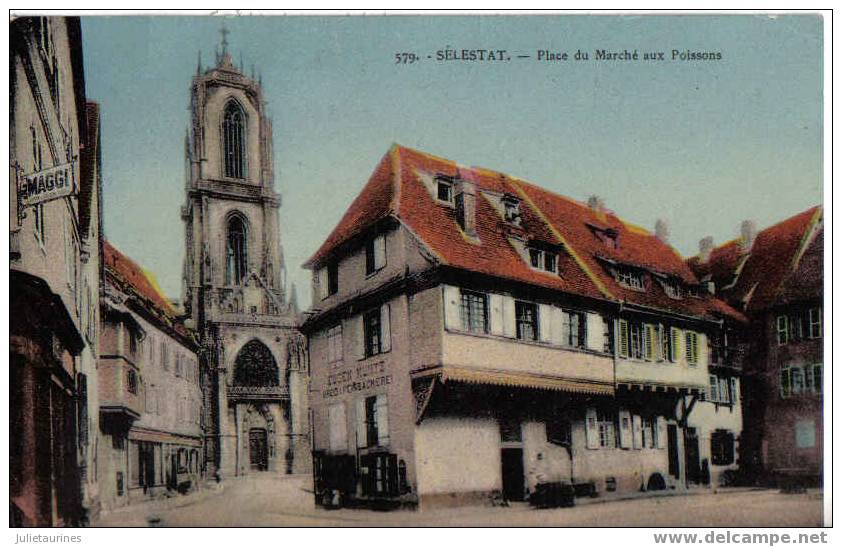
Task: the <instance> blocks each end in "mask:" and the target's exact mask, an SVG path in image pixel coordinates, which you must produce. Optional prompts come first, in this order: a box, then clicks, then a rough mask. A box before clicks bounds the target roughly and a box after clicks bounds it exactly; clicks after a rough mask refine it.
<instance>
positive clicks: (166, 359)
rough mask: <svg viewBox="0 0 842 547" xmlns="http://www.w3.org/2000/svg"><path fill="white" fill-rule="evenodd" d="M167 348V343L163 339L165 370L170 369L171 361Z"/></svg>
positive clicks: (162, 356)
mask: <svg viewBox="0 0 842 547" xmlns="http://www.w3.org/2000/svg"><path fill="white" fill-rule="evenodd" d="M168 353H169V352H168V350H167V344H166V343H165V342H164V341H163V340H161V366H163V367H164V370H170V362H169V355H168Z"/></svg>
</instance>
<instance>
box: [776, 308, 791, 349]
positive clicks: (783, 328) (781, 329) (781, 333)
mask: <svg viewBox="0 0 842 547" xmlns="http://www.w3.org/2000/svg"><path fill="white" fill-rule="evenodd" d="M788 333H789V326H788V321H787V316H786V315H779V316H778V345H779V346H782V345H783V344H786V343H787V342H788V341H789V340H788Z"/></svg>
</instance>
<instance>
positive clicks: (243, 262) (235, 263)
mask: <svg viewBox="0 0 842 547" xmlns="http://www.w3.org/2000/svg"><path fill="white" fill-rule="evenodd" d="M227 241H228V243H227V253H226V254H227V256H226V268H225V283H226V284H227V285H239V284H240V283H242V281H243V278H244V277H245V276H246V269H247V268H248V239H247V237H246V224H245V221H244V220H243V218H242V217H240V216H239V215H234V216H232V217H231V219H230V220H229V221H228V240H227Z"/></svg>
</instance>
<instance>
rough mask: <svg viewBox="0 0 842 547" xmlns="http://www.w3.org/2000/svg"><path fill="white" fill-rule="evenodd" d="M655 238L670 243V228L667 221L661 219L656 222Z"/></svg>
mask: <svg viewBox="0 0 842 547" xmlns="http://www.w3.org/2000/svg"><path fill="white" fill-rule="evenodd" d="M655 236H656V237H657V238H658V239H660V240H661V241H663V242H664V243H669V238H670V227H669V224H667V221H666V220H664V219H662V218H659V219H658V220H656V221H655Z"/></svg>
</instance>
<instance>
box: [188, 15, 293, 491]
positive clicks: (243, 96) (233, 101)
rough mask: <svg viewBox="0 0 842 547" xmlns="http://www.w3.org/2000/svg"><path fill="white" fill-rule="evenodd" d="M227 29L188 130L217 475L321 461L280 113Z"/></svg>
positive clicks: (195, 270)
mask: <svg viewBox="0 0 842 547" xmlns="http://www.w3.org/2000/svg"><path fill="white" fill-rule="evenodd" d="M227 33H228V31H227V30H226V29H224V28H223V29H222V48H221V51H217V55H216V66H214V67H212V68H209V69H205V68H203V67H202V63H201V56H200V57H199V63H198V66H197V70H196V75H195V76H194V77H193V83H192V86H191V90H190V112H191V123H190V127H189V128H188V131H187V136H186V142H185V148H186V179H187V181H186V188H185V189H186V203H185V205H184V206H183V207H182V211H181V216H182V220H183V221H184V225H185V241H186V249H185V251H186V252H185V261H184V273H183V280H182V281H183V305H184V310H185V313H186V315H187V316H188V321H189V323H188V324H190V325H191V326H192V327H193V328H195V329H196V330H197V332H199V335H200V337H201V342H202V358H203V360H204V364H205V366H204V367H203V368H204V370H205V378H204V386H205V390H204V392H205V393H204V397H205V401H204V402H205V404H204V409H205V412H204V417H203V420H204V429H205V461H206V462H207V467H208V469H207V471H208V475H209V476H213V475H214V474H218V475H219V476H222V477H229V476H234V475H242V474H246V473H253V472H258V471H268V472H276V473H300V472H307V471H309V465H310V463H309V461H310V460H309V458H310V447H309V440H308V430H307V423H308V415H307V357H306V355H307V353H306V348H305V341H304V340H305V339H304V338H303V336H302V335H301V334H300V333H299V332H298V330H297V327H298V324H299V318H300V315H299V313H298V310H297V309H296V306H295V304H294V299H293V302H292V303H291V302H290V299H289V298H287V291H286V286H285V283H286V276H285V271H284V263H283V254H282V250H281V237H280V227H279V222H278V210H279V208H280V205H281V198H280V195H279V194H278V193H276V192H275V190H274V169H273V159H272V124H271V122H270V120H269V118H268V116H267V112H266V102H265V100H264V97H263V90H262V88H261V82H259V81H255V79H254V77H253V75H252V77H248V76H246V75H245V74H244V73H243V71H242V67H237V66H235V65H234V63H233V61H232V59H231V54H230V53H229V52H228V47H227V46H228V44H227V40H226V35H227Z"/></svg>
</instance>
